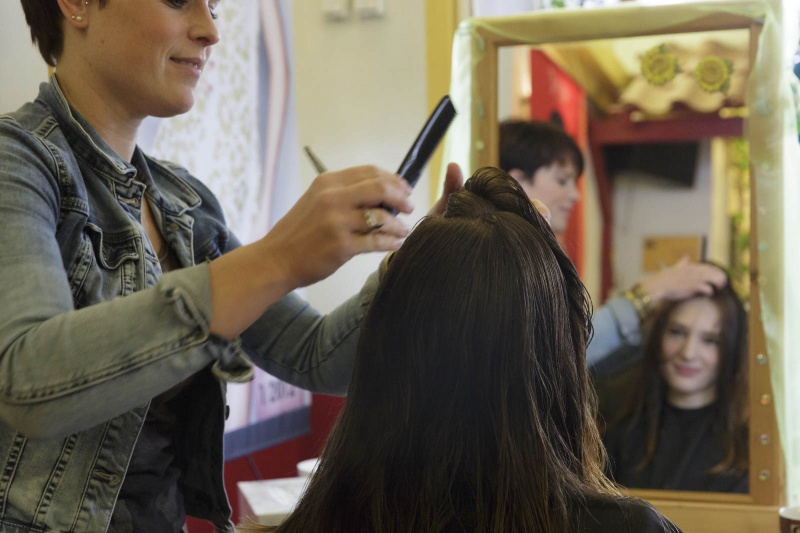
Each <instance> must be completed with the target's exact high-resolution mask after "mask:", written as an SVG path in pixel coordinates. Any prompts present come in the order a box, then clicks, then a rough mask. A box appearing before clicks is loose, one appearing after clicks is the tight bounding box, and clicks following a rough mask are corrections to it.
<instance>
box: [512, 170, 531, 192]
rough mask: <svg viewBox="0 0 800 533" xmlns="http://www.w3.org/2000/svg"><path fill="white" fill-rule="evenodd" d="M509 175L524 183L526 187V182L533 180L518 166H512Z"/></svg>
mask: <svg viewBox="0 0 800 533" xmlns="http://www.w3.org/2000/svg"><path fill="white" fill-rule="evenodd" d="M508 175H509V176H511V177H512V178H514V179H515V180H517V183H519V184H520V185H522V186H523V188H524V187H525V184H526V183H530V181H531V180H530V178H528V175H527V174H525V172H523V171H522V170H520V169H518V168H512V169H511V170H509V171H508Z"/></svg>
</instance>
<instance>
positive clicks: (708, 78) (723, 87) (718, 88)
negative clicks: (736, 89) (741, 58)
mask: <svg viewBox="0 0 800 533" xmlns="http://www.w3.org/2000/svg"><path fill="white" fill-rule="evenodd" d="M732 72H733V63H732V62H731V61H729V60H727V59H724V58H721V57H719V56H708V57H706V58H703V59H702V60H701V61H700V62H699V63H698V64H697V66H696V67H695V68H694V79H695V80H697V84H698V85H699V86H700V88H701V89H703V90H704V91H706V92H707V93H715V92H721V93H727V92H728V89H730V88H731V73H732Z"/></svg>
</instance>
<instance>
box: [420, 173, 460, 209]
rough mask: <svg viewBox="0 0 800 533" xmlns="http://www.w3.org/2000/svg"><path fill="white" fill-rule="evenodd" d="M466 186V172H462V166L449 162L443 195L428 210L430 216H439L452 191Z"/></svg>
mask: <svg viewBox="0 0 800 533" xmlns="http://www.w3.org/2000/svg"><path fill="white" fill-rule="evenodd" d="M463 186H464V174H463V173H462V172H461V167H459V166H458V164H457V163H448V165H447V172H446V173H445V175H444V188H443V190H442V195H441V196H440V197H439V199H438V200H436V203H435V204H433V207H431V210H430V211H428V216H438V215H441V214H443V213H444V209H445V207H447V198H448V197H449V196H450V194H451V193H454V192H456V191H460V190H461V188H462V187H463Z"/></svg>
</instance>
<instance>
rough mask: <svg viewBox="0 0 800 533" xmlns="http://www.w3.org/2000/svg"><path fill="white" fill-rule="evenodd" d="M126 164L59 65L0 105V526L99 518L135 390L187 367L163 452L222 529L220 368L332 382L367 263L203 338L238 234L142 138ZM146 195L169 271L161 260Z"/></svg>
mask: <svg viewBox="0 0 800 533" xmlns="http://www.w3.org/2000/svg"><path fill="white" fill-rule="evenodd" d="M133 163H134V164H135V166H134V164H131V163H128V162H127V161H125V160H123V159H122V158H120V157H119V156H118V155H117V154H116V153H114V152H113V150H111V149H110V148H109V147H108V145H107V144H106V143H105V142H104V141H103V140H102V138H101V137H100V136H99V135H98V134H97V133H96V132H95V131H94V130H93V129H92V128H91V126H89V124H88V123H87V122H86V121H85V120H84V119H83V118H82V117H81V116H79V115H78V114H77V112H76V111H75V110H74V109H72V108H71V107H70V106H69V105H68V104H67V102H66V100H65V98H64V96H63V94H62V92H61V90H60V89H59V87H58V83H57V81H56V79H55V77H54V78H53V79H52V80H51V81H50V83H45V84H42V86H41V89H40V93H39V96H38V98H37V99H36V100H35V101H34V102H32V103H28V104H26V105H24V106H23V107H22V108H20V109H19V110H18V111H16V112H14V113H12V114H8V115H4V116H0V228H1V229H0V467H1V468H2V469H0V533H11V532H14V533H28V532H45V531H48V532H49V531H59V532H103V531H106V529H107V526H108V522H109V519H110V516H111V513H112V510H113V507H114V503H115V501H116V498H117V494H118V491H119V488H120V485H121V482H122V480H123V479H124V476H125V472H126V468H127V465H128V461H129V459H130V457H131V454H132V451H133V448H134V446H135V444H136V440H137V436H138V434H139V430H140V429H141V427H142V423H143V421H144V417H145V415H146V413H147V409H148V404H149V399H150V398H152V397H154V396H156V395H157V394H159V393H161V392H163V391H165V390H167V389H170V388H171V387H173V386H174V385H176V384H178V383H180V382H182V381H183V380H185V379H186V378H187V377H189V376H192V375H196V376H197V377H196V378H195V379H194V380H193V383H194V384H195V385H193V387H192V390H193V391H196V392H195V394H196V401H194V402H193V405H194V407H195V408H194V409H193V410H192V411H191V412H189V413H187V414H186V415H185V419H183V420H182V421H181V427H182V429H183V430H184V434H183V438H182V439H181V443H182V447H181V449H180V450H178V451H177V453H176V455H177V456H178V458H179V460H180V461H181V466H182V468H183V471H184V475H183V476H182V478H181V489H182V492H183V494H184V498H185V506H186V511H187V513H188V514H190V515H192V516H197V517H200V518H205V519H208V520H211V521H212V522H214V523H215V524H216V526H217V527H218V529H220V530H223V531H225V530H229V529H230V521H229V516H230V507H229V504H228V500H227V497H226V495H225V492H224V485H223V477H222V466H223V459H222V457H223V455H222V432H223V424H224V418H225V415H224V412H225V381H226V380H234V381H235V380H242V379H247V377H248V375H249V374H251V373H252V367H251V366H250V361H251V360H252V361H254V362H255V363H256V364H257V365H258V366H260V367H262V368H263V369H264V370H266V371H267V372H269V373H271V374H273V375H275V376H277V377H278V378H280V379H283V380H285V381H288V382H290V383H293V384H295V385H298V386H301V387H304V388H307V389H310V390H313V391H317V392H326V393H331V394H343V393H344V392H345V391H346V388H347V384H348V382H349V379H350V374H351V372H352V367H353V355H354V353H355V346H356V342H357V336H358V328H359V326H360V322H361V320H362V318H363V315H364V312H365V309H366V306H367V305H368V302H369V300H370V299H371V297H372V295H373V294H374V290H375V287H376V285H377V283H376V277H375V276H374V275H373V276H371V277H370V279H369V280H368V282H367V284H366V285H365V286H364V289H362V291H361V294H360V295H357V296H354V297H353V298H351V299H350V300H348V301H347V302H345V303H344V304H342V305H341V306H340V307H339V308H338V309H336V310H334V311H333V312H332V313H330V314H328V315H327V316H322V315H320V314H319V313H318V312H317V311H316V310H314V309H313V308H311V307H310V306H309V305H308V304H307V303H306V302H304V301H303V300H302V299H300V298H299V297H297V296H296V295H294V294H289V295H287V296H286V297H284V298H283V299H281V300H280V301H279V302H277V303H276V304H275V305H273V306H271V307H270V308H269V309H268V310H267V311H266V312H265V313H264V315H263V316H262V317H260V318H259V319H258V320H257V321H256V322H255V323H254V324H253V325H252V326H251V327H250V328H249V329H248V330H247V331H245V332H244V333H243V334H242V335H241V337H240V338H239V339H236V340H235V341H226V340H224V339H221V338H218V337H215V336H214V335H212V334H210V332H209V314H210V300H211V296H210V285H209V274H208V266H207V262H208V261H209V260H212V259H214V258H216V257H218V256H220V255H221V254H224V253H226V252H228V251H230V250H232V249H233V248H235V247H237V246H239V243H238V241H237V240H236V238H235V237H234V236H233V235H232V233H231V232H230V231H229V229H228V228H227V227H226V225H225V221H224V218H223V214H222V210H221V208H220V206H219V204H218V202H217V201H216V199H215V198H214V196H213V195H212V193H211V192H210V191H209V190H208V189H207V188H206V187H205V186H203V185H202V184H201V183H200V182H199V181H197V180H196V179H195V178H193V177H192V176H191V175H189V174H188V172H187V171H186V170H184V169H182V168H179V167H177V166H175V165H172V164H169V163H164V162H161V161H157V160H155V159H152V158H149V157H146V156H145V155H144V154H142V153H141V152H140V151H139V150H138V149H137V150H136V153H135V154H134V158H133ZM137 168H139V169H140V170H139V171H137ZM142 169H144V170H142ZM143 194H144V195H147V197H148V198H149V199H150V200H151V202H150V204H151V205H152V206H153V207H152V211H153V216H154V218H155V220H156V223H157V224H158V226H159V229H160V231H161V232H162V234H163V236H164V238H165V240H166V241H167V242H168V243H169V245H170V247H171V249H172V250H173V251H174V252H175V254H176V257H177V259H178V261H179V263H180V265H181V267H182V268H180V269H177V270H174V271H171V272H168V273H164V274H162V273H161V269H160V266H159V263H158V260H157V258H156V255H155V252H154V250H153V247H152V245H151V243H150V241H149V239H148V238H147V235H146V233H145V231H144V229H143V227H142V225H141V223H140V217H141V212H140V205H141V201H142V199H143V196H142V195H143ZM209 368H210V369H211V371H209V370H208V369H209ZM198 383H199V384H200V385H199V386H198V385H197V384H198Z"/></svg>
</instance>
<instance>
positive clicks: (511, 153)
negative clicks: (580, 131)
mask: <svg viewBox="0 0 800 533" xmlns="http://www.w3.org/2000/svg"><path fill="white" fill-rule="evenodd" d="M499 156H500V157H499V160H500V168H501V169H502V170H504V171H506V172H510V171H511V170H512V169H515V168H517V169H519V170H521V171H522V172H524V173H525V175H526V176H528V177H529V178H533V175H534V174H535V173H536V171H537V170H539V169H540V168H542V167H547V166H549V165H551V164H553V163H556V162H558V163H561V164H567V163H572V164H573V165H575V168H576V169H577V171H578V176H580V175H581V174H582V173H583V154H582V153H581V149H580V148H579V147H578V145H577V143H575V141H574V140H573V139H572V137H570V136H569V135H568V134H567V133H566V132H565V131H564V129H563V128H561V127H560V126H558V125H556V124H551V123H549V122H540V121H536V120H505V121H503V122H501V123H500V154H499Z"/></svg>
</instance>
